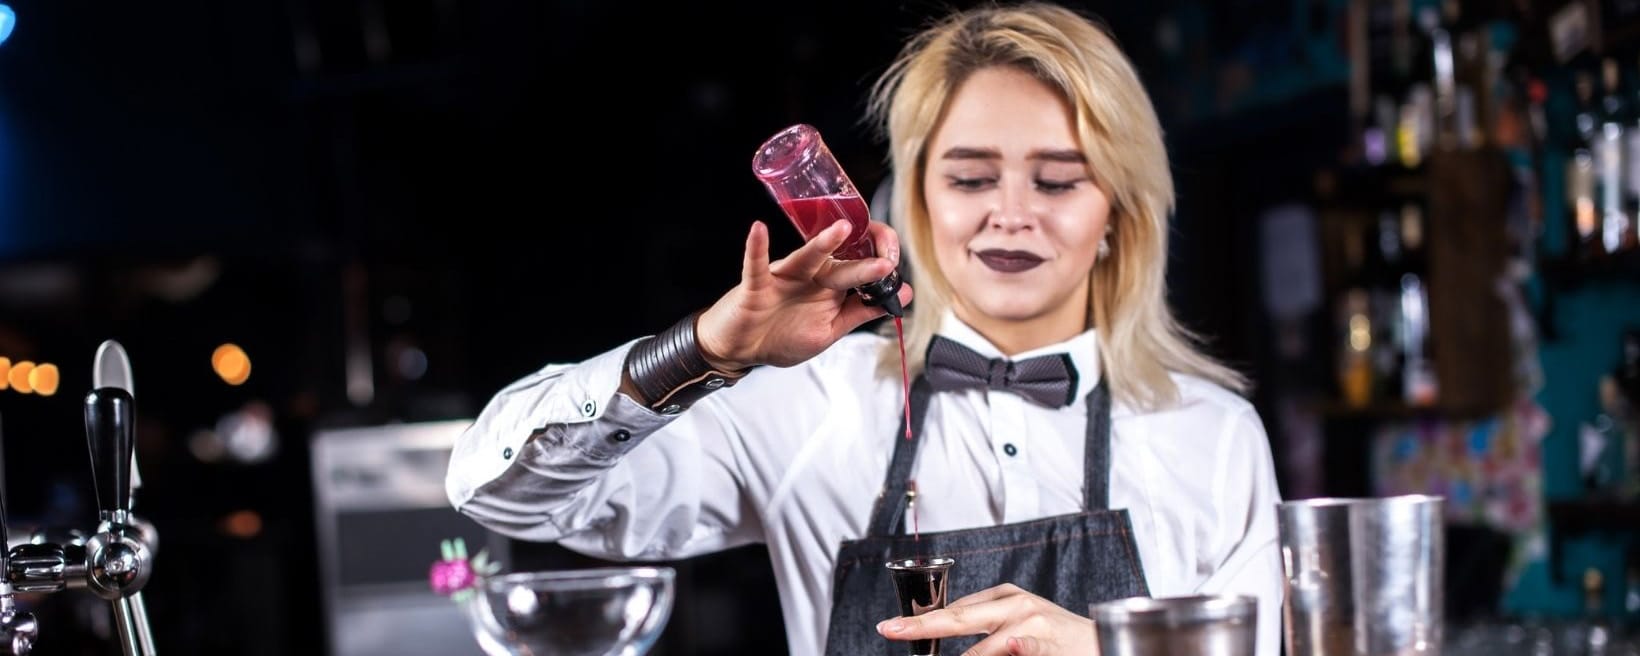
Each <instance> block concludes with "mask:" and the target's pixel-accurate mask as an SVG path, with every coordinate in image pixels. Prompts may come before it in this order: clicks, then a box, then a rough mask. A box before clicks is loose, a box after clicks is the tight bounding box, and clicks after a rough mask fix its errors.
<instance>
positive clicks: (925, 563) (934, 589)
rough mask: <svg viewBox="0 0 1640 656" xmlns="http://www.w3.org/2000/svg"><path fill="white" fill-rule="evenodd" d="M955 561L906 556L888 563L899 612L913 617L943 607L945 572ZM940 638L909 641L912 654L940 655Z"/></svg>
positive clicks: (914, 655) (945, 584)
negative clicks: (898, 600)
mask: <svg viewBox="0 0 1640 656" xmlns="http://www.w3.org/2000/svg"><path fill="white" fill-rule="evenodd" d="M956 562H957V561H955V560H952V559H950V558H908V559H905V560H896V561H892V562H889V563H888V565H887V567H888V570H889V572H890V576H891V577H892V578H893V579H894V593H895V594H896V595H898V596H899V598H900V615H901V616H902V617H912V616H916V615H921V614H923V613H926V612H929V611H932V610H939V609H941V608H945V596H946V587H947V582H948V580H949V579H948V577H947V574H948V573H949V572H950V570H951V566H952V565H955V564H956ZM939 655H940V641H939V640H938V639H933V640H912V641H911V656H939Z"/></svg>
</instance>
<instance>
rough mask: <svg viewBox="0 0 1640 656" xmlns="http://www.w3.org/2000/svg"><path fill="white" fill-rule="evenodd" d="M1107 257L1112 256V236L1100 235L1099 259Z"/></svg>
mask: <svg viewBox="0 0 1640 656" xmlns="http://www.w3.org/2000/svg"><path fill="white" fill-rule="evenodd" d="M1107 257H1110V238H1109V237H1100V238H1099V257H1098V259H1101V260H1103V259H1105V258H1107Z"/></svg>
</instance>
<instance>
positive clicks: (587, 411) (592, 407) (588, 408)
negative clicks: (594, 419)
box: [581, 399, 598, 417]
mask: <svg viewBox="0 0 1640 656" xmlns="http://www.w3.org/2000/svg"><path fill="white" fill-rule="evenodd" d="M595 414H598V403H597V402H595V401H593V400H592V399H587V401H586V403H582V404H581V416H582V417H591V416H592V415H595Z"/></svg>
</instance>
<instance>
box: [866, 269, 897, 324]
mask: <svg viewBox="0 0 1640 656" xmlns="http://www.w3.org/2000/svg"><path fill="white" fill-rule="evenodd" d="M900 285H901V282H900V273H899V272H898V271H894V272H891V273H889V274H888V275H887V276H884V277H883V279H882V280H878V281H876V282H870V283H866V284H864V285H860V286H859V287H855V288H854V291H857V292H859V293H860V301H861V302H864V303H865V304H866V305H869V306H872V307H881V308H882V309H883V311H885V312H887V313H888V314H889V315H890V316H895V317H903V316H905V308H903V307H901V306H900Z"/></svg>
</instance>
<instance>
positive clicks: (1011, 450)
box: [1002, 442, 1019, 458]
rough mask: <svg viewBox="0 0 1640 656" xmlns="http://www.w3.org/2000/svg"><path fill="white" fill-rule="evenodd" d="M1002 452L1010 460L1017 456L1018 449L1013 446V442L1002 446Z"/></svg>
mask: <svg viewBox="0 0 1640 656" xmlns="http://www.w3.org/2000/svg"><path fill="white" fill-rule="evenodd" d="M1002 452H1003V453H1006V454H1008V457H1009V458H1012V457H1014V456H1017V455H1019V447H1016V446H1014V443H1013V442H1009V443H1007V444H1004V445H1002Z"/></svg>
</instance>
